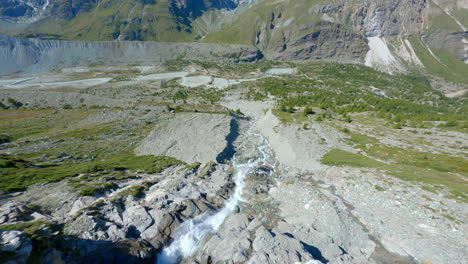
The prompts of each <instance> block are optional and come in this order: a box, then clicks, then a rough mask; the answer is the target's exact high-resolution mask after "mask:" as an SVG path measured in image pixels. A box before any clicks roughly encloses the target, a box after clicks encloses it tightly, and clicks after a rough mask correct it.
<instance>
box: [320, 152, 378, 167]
mask: <svg viewBox="0 0 468 264" xmlns="http://www.w3.org/2000/svg"><path fill="white" fill-rule="evenodd" d="M322 163H323V164H325V165H331V166H351V167H359V168H362V167H366V168H379V167H382V166H384V165H385V163H382V162H379V161H376V160H374V159H371V158H368V157H366V156H364V155H361V154H355V153H351V152H348V151H344V150H340V149H332V150H331V151H330V152H328V153H327V154H326V155H325V156H324V157H323V158H322Z"/></svg>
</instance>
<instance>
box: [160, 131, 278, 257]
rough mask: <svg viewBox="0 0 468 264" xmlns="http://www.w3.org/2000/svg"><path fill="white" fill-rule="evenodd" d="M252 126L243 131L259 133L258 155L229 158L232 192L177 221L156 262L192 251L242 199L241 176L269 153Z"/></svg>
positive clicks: (247, 172) (250, 135)
mask: <svg viewBox="0 0 468 264" xmlns="http://www.w3.org/2000/svg"><path fill="white" fill-rule="evenodd" d="M252 130H253V127H251V128H250V129H249V130H248V131H247V135H248V136H249V137H255V136H256V137H259V138H260V139H261V142H262V144H261V145H260V146H258V147H257V149H258V151H259V152H260V154H261V155H260V157H258V158H256V159H251V160H249V161H247V162H246V163H241V164H238V163H237V160H236V158H237V157H236V158H234V160H233V166H234V167H235V168H236V171H237V172H236V174H235V183H236V188H235V190H234V194H233V195H232V196H231V198H230V199H229V200H228V202H227V203H226V204H225V205H224V207H223V208H222V209H221V210H220V211H218V212H208V213H205V214H202V215H200V216H197V217H195V218H193V219H191V220H188V221H186V222H184V223H183V224H181V225H180V226H179V227H178V229H177V231H176V234H175V236H174V237H175V239H174V241H173V242H172V244H171V245H170V246H169V247H167V248H165V249H164V250H163V251H162V252H161V253H160V254H159V255H158V259H157V263H162V264H172V263H179V262H180V261H181V260H182V259H184V258H188V257H190V256H192V255H193V254H195V253H196V252H197V250H198V248H199V247H200V245H201V244H202V242H203V239H204V238H205V237H206V236H207V235H208V234H211V233H215V232H216V231H217V230H218V228H219V227H220V226H221V224H222V223H223V222H224V219H226V217H227V216H229V215H230V214H232V213H233V212H234V210H235V208H236V206H237V205H238V203H239V202H240V201H244V200H243V199H242V193H243V190H244V187H245V182H244V179H245V176H246V175H248V174H249V173H251V172H253V171H254V170H255V169H256V168H257V167H258V166H260V165H262V164H264V163H265V162H266V161H267V160H268V159H269V157H270V156H269V155H268V153H267V152H266V148H267V146H268V144H267V141H266V140H265V139H264V138H263V137H262V136H261V135H259V134H256V133H253V132H252Z"/></svg>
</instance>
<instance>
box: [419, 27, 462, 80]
mask: <svg viewBox="0 0 468 264" xmlns="http://www.w3.org/2000/svg"><path fill="white" fill-rule="evenodd" d="M457 27H458V25H457ZM411 44H412V46H413V47H414V50H415V52H416V54H417V56H418V57H419V59H420V60H421V62H422V63H423V64H424V67H425V68H426V70H427V72H428V73H429V74H432V75H434V76H439V77H441V78H443V79H445V80H448V81H452V82H460V83H464V84H468V75H467V74H466V72H467V71H468V65H467V64H465V63H463V61H461V60H460V59H459V58H457V57H455V55H453V54H452V53H450V52H449V51H448V50H444V49H432V48H431V50H432V52H433V53H434V54H435V55H436V58H434V56H432V54H431V53H430V52H429V50H428V49H427V48H426V47H425V46H424V44H423V43H422V41H421V40H420V39H417V38H413V39H411Z"/></svg>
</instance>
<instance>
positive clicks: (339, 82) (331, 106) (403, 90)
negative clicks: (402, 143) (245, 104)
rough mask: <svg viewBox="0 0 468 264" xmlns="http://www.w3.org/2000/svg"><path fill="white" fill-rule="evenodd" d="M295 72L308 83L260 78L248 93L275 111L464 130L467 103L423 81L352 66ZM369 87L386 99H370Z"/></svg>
mask: <svg viewBox="0 0 468 264" xmlns="http://www.w3.org/2000/svg"><path fill="white" fill-rule="evenodd" d="M298 67H299V71H300V73H301V74H306V75H308V76H313V78H312V79H309V78H305V77H302V76H289V77H286V76H285V77H283V78H281V79H280V78H265V79H261V80H258V81H256V82H255V83H252V84H250V85H251V87H248V88H249V89H253V88H254V89H256V90H257V91H259V92H262V93H266V94H268V95H272V96H274V97H276V100H277V109H280V110H281V109H291V108H294V107H320V108H322V109H326V110H328V111H329V112H330V113H332V112H333V113H335V114H339V115H343V116H346V115H347V114H348V113H361V112H374V113H376V114H378V115H379V116H381V117H382V118H387V119H388V120H389V126H390V127H393V126H395V127H400V126H421V125H422V123H423V122H425V121H445V122H448V123H450V124H454V125H453V126H452V127H449V129H451V130H462V131H465V130H467V128H468V115H467V114H466V113H467V112H468V103H467V101H466V100H458V99H451V98H446V97H445V96H444V95H443V94H442V93H441V92H440V91H437V90H435V89H433V88H432V87H431V84H430V81H429V79H428V78H426V77H424V76H420V75H389V74H385V73H381V72H378V71H375V70H373V69H371V68H368V67H365V66H361V65H353V64H337V63H306V64H303V65H299V66H298ZM371 86H372V87H376V88H379V89H381V90H382V91H384V92H385V94H386V95H387V97H384V96H380V95H377V94H375V93H373V92H372V91H371V90H370V89H369V88H367V87H371ZM286 112H288V111H286ZM289 112H291V111H289ZM467 131H468V130H467Z"/></svg>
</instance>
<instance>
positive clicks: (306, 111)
mask: <svg viewBox="0 0 468 264" xmlns="http://www.w3.org/2000/svg"><path fill="white" fill-rule="evenodd" d="M313 114H314V111H313V110H312V108H309V107H306V108H304V116H308V115H313Z"/></svg>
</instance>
